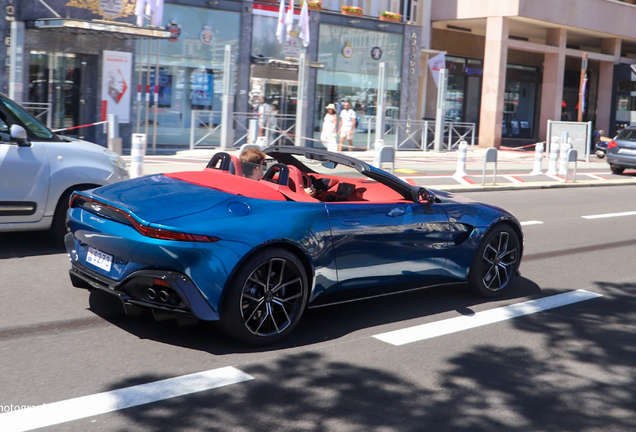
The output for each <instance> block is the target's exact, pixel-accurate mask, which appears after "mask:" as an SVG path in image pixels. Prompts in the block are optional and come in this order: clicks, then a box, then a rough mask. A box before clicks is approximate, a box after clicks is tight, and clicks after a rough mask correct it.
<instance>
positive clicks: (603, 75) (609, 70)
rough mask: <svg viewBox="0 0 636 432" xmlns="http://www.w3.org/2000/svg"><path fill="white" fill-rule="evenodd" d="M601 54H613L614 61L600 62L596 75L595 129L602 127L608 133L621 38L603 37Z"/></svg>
mask: <svg viewBox="0 0 636 432" xmlns="http://www.w3.org/2000/svg"><path fill="white" fill-rule="evenodd" d="M602 50H603V54H609V55H612V56H614V62H613V63H611V62H601V68H600V71H599V77H598V99H597V102H596V129H603V130H604V131H605V133H606V134H609V133H610V118H611V115H612V93H613V92H614V91H615V90H614V88H613V81H614V65H615V64H618V63H619V62H620V56H621V40H620V39H614V38H611V39H603V45H602Z"/></svg>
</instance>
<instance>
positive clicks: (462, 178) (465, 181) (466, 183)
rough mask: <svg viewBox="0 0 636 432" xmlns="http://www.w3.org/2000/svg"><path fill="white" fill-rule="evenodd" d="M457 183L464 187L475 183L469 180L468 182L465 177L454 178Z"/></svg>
mask: <svg viewBox="0 0 636 432" xmlns="http://www.w3.org/2000/svg"><path fill="white" fill-rule="evenodd" d="M452 177H453V178H454V179H455V180H456V181H457V182H459V183H461V184H463V185H471V184H473V183H471V182H469V181H468V180H466V179H465V178H464V177H455V176H452Z"/></svg>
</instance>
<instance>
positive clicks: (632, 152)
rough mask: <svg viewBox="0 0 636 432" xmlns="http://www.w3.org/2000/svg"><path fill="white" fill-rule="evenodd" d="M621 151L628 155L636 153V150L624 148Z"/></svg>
mask: <svg viewBox="0 0 636 432" xmlns="http://www.w3.org/2000/svg"><path fill="white" fill-rule="evenodd" d="M619 153H620V154H627V155H636V150H632V149H626V148H622V149H620V150H619Z"/></svg>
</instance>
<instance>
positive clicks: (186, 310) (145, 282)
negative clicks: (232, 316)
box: [65, 233, 219, 321]
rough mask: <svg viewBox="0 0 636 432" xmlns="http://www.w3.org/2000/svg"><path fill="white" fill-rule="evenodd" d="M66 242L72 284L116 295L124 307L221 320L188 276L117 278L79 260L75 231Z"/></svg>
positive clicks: (156, 273) (163, 273)
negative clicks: (117, 279)
mask: <svg viewBox="0 0 636 432" xmlns="http://www.w3.org/2000/svg"><path fill="white" fill-rule="evenodd" d="M65 242H66V248H67V251H68V253H69V256H70V259H71V264H72V267H71V269H70V270H69V275H70V278H71V282H72V284H73V286H75V287H78V288H87V289H99V290H102V291H105V292H107V293H109V294H112V295H116V296H117V297H119V299H120V300H121V302H122V304H123V306H124V309H126V308H127V307H130V306H137V307H145V308H150V309H154V310H159V311H163V312H168V313H171V314H174V315H176V316H180V315H181V316H193V317H196V318H198V319H200V320H204V321H216V320H218V319H219V314H218V313H217V312H216V311H214V310H213V309H212V308H211V307H210V305H209V303H208V302H207V301H206V300H205V298H204V297H203V295H202V294H201V291H200V290H199V288H198V287H197V286H196V284H195V283H194V282H193V281H192V280H191V279H190V278H189V277H188V276H187V275H184V274H182V273H179V272H174V271H168V270H138V271H135V272H133V273H131V274H130V275H128V276H127V277H126V278H125V279H123V280H121V281H115V280H113V279H110V278H108V277H106V276H103V275H101V274H99V273H97V272H95V271H93V270H91V269H89V268H87V267H85V266H84V265H82V264H81V263H80V262H79V261H78V259H77V254H76V253H74V249H75V244H74V241H73V235H72V234H70V233H69V234H67V235H66V238H65ZM153 293H154V294H153Z"/></svg>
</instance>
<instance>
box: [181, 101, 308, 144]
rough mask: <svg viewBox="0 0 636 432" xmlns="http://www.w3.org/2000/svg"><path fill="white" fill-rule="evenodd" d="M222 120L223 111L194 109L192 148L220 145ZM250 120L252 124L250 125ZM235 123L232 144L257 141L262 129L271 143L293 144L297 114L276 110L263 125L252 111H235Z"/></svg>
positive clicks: (232, 130) (191, 132)
mask: <svg viewBox="0 0 636 432" xmlns="http://www.w3.org/2000/svg"><path fill="white" fill-rule="evenodd" d="M220 120H221V111H208V110H193V111H192V118H191V121H190V150H193V149H195V148H210V147H218V146H220V142H221V124H220ZM250 123H251V124H252V125H251V126H250ZM232 126H233V127H232V129H231V130H230V133H231V134H233V139H232V140H231V143H232V147H239V146H240V145H242V144H245V143H253V142H255V141H256V138H258V137H259V133H263V135H264V139H265V141H266V142H267V143H268V145H272V144H292V145H293V144H294V137H295V135H294V133H293V130H294V128H295V127H296V116H295V115H293V114H276V115H275V116H273V117H270V118H269V119H268V120H267V121H266V122H265V126H264V127H262V128H261V127H260V125H259V124H258V116H257V115H256V114H254V113H251V112H249V113H232ZM261 129H262V130H261ZM197 131H201V132H197Z"/></svg>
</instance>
